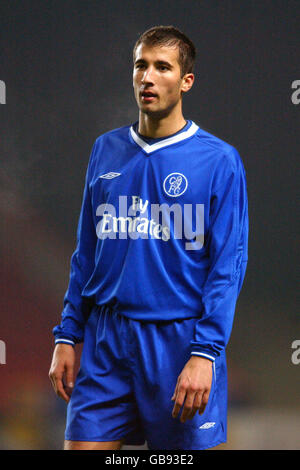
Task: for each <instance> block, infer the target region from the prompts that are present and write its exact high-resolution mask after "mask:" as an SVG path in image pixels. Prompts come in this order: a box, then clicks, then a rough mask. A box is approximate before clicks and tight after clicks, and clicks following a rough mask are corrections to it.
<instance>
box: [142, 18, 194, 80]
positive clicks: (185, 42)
mask: <svg viewBox="0 0 300 470" xmlns="http://www.w3.org/2000/svg"><path fill="white" fill-rule="evenodd" d="M140 44H145V45H147V46H170V47H172V46H178V49H179V65H180V70H181V76H182V77H183V76H184V75H185V74H186V73H192V72H193V70H194V64H195V58H196V48H195V46H194V44H193V42H192V41H191V40H190V39H189V38H188V37H187V36H186V35H185V34H184V33H182V32H181V31H180V30H179V29H178V28H175V27H174V26H172V25H171V26H153V27H152V28H150V29H148V30H147V31H145V32H144V33H143V34H141V35H140V37H139V38H138V40H137V41H136V43H135V45H134V48H133V61H134V60H135V54H136V50H137V48H138V46H139V45H140Z"/></svg>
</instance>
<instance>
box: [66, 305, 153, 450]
mask: <svg viewBox="0 0 300 470" xmlns="http://www.w3.org/2000/svg"><path fill="white" fill-rule="evenodd" d="M125 328H126V324H125V323H124V322H123V320H122V318H119V317H117V316H116V315H113V314H112V313H111V312H110V311H109V310H108V309H104V308H95V309H93V311H92V313H91V315H90V318H89V320H88V322H87V324H86V328H85V336H84V344H83V350H82V356H81V363H80V369H79V373H78V375H77V378H76V381H75V385H74V390H73V392H72V396H71V399H70V402H69V403H68V407H67V423H66V431H65V440H66V441H71V442H72V441H76V442H77V444H72V445H73V446H74V445H77V446H78V445H79V444H78V442H83V443H84V442H85V443H86V442H90V443H95V444H94V445H100V444H96V443H101V442H112V441H121V440H123V439H125V438H126V442H127V441H128V443H133V444H135V443H139V442H137V440H142V437H140V435H141V431H140V422H139V416H138V410H137V407H136V403H135V398H134V393H133V388H132V383H131V381H130V372H129V371H128V368H127V367H126V356H125V352H124V351H123V348H122V344H121V342H120V337H121V336H122V335H125V334H126V331H125ZM143 442H144V440H142V442H141V443H143ZM81 445H82V446H87V444H81ZM91 445H93V444H91ZM102 445H105V444H102Z"/></svg>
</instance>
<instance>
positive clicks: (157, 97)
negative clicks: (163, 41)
mask: <svg viewBox="0 0 300 470" xmlns="http://www.w3.org/2000/svg"><path fill="white" fill-rule="evenodd" d="M178 58H179V50H178V47H177V46H176V47H167V46H162V47H157V46H155V47H151V46H146V45H144V44H140V45H139V46H138V48H137V50H136V54H135V61H134V68H133V88H134V95H135V99H136V101H137V104H138V107H139V109H140V111H141V112H143V113H145V114H149V115H153V116H154V115H155V116H157V117H163V116H166V115H168V114H170V112H171V111H172V110H173V109H174V108H175V107H176V106H178V105H181V97H182V93H183V92H186V91H188V90H189V89H190V88H191V86H192V83H193V74H186V75H185V76H184V77H181V70H180V65H179V62H178Z"/></svg>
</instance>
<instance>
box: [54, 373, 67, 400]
mask: <svg viewBox="0 0 300 470" xmlns="http://www.w3.org/2000/svg"><path fill="white" fill-rule="evenodd" d="M56 390H57V391H56V393H57V395H58V396H59V397H60V398H62V399H63V400H65V401H66V402H68V401H69V400H70V397H69V395H68V394H67V392H66V390H65V387H64V384H63V381H62V379H56Z"/></svg>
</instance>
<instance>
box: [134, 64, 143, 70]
mask: <svg viewBox="0 0 300 470" xmlns="http://www.w3.org/2000/svg"><path fill="white" fill-rule="evenodd" d="M135 68H136V69H142V68H145V64H136V66H135Z"/></svg>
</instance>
